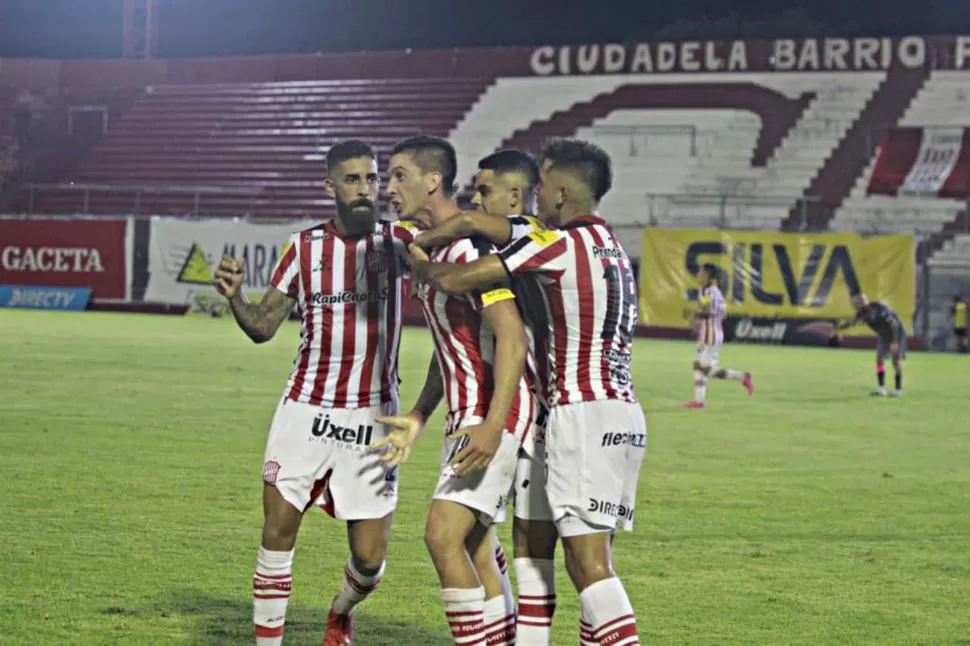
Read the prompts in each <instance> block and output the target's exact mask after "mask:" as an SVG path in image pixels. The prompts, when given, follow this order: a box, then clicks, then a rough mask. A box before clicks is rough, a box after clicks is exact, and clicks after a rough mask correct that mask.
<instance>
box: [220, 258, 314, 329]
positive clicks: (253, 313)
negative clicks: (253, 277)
mask: <svg viewBox="0 0 970 646" xmlns="http://www.w3.org/2000/svg"><path fill="white" fill-rule="evenodd" d="M212 278H213V280H212V284H213V286H214V287H215V288H216V290H217V291H218V292H219V293H220V294H222V295H223V296H225V297H226V299H227V300H228V301H229V309H231V310H232V315H233V317H234V318H235V319H236V323H237V324H238V325H239V327H240V328H241V329H242V331H243V332H245V333H246V336H248V337H249V338H250V339H252V340H253V342H254V343H265V342H267V341H269V340H270V339H272V338H273V336H274V335H275V334H276V331H277V330H278V329H280V325H282V324H283V321H285V320H286V317H287V316H289V314H290V312H291V311H293V306H294V305H295V304H296V299H294V298H291V297H290V296H287V295H286V294H284V293H283V292H281V291H280V290H278V289H276V288H275V287H270V288H269V289H267V290H266V295H265V296H264V297H263V300H262V301H260V302H259V303H251V302H250V301H249V299H247V298H246V297H245V296H244V295H243V291H242V283H243V269H242V264H241V263H239V262H238V261H237V260H234V259H233V258H230V257H229V256H223V258H222V260H220V261H219V266H218V267H216V271H215V274H214V275H213V277H212Z"/></svg>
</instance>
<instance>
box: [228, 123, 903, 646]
mask: <svg viewBox="0 0 970 646" xmlns="http://www.w3.org/2000/svg"><path fill="white" fill-rule="evenodd" d="M478 166H479V168H478V171H479V172H478V174H477V176H476V184H475V196H474V200H473V201H474V204H475V206H476V210H475V211H473V212H463V211H462V210H461V209H460V208H459V206H458V204H457V202H456V200H455V195H454V191H455V180H456V178H457V163H456V155H455V150H454V148H453V147H452V145H451V144H450V143H449V142H448V141H446V140H444V139H441V138H437V137H428V136H418V137H412V138H410V139H406V140H404V141H401V142H400V143H398V144H397V145H396V146H395V147H394V149H393V151H392V156H391V159H390V162H389V165H388V169H387V172H388V176H389V179H388V185H387V194H388V196H389V198H390V202H391V204H392V205H393V207H394V209H395V211H396V213H397V217H398V220H397V221H394V222H390V221H383V220H382V219H381V218H379V208H378V194H379V189H380V182H379V174H378V165H377V156H376V154H375V152H374V150H373V148H371V146H369V145H368V144H367V143H365V142H363V141H359V140H348V141H343V142H341V143H338V144H336V145H335V146H333V147H332V148H331V149H330V150H329V152H328V154H327V169H328V177H327V179H326V180H325V191H326V193H327V195H328V196H329V197H331V198H332V199H334V201H335V203H336V206H337V215H336V217H335V218H334V219H333V220H331V221H329V222H326V223H324V224H321V225H319V226H316V227H313V228H311V229H307V230H304V231H301V232H299V233H296V234H294V235H293V236H292V237H291V238H290V240H289V242H288V245H287V246H286V248H285V251H284V252H283V254H282V257H281V258H280V260H279V263H278V265H277V267H276V268H275V270H274V273H273V276H272V278H271V285H270V288H269V289H268V290H267V292H266V294H265V295H264V297H263V298H262V300H260V301H259V302H258V303H253V302H250V301H249V300H247V299H246V297H245V296H244V295H243V293H242V290H241V286H242V283H243V274H242V264H241V263H240V262H238V261H236V260H234V259H232V258H228V257H225V258H223V259H222V261H221V262H220V264H219V266H218V267H217V269H216V271H215V274H214V284H215V286H216V288H217V289H218V290H219V291H220V292H221V293H222V294H223V295H224V296H225V297H226V298H227V299H228V301H229V305H230V308H231V310H232V312H233V315H234V317H235V319H236V321H237V323H238V324H239V326H240V327H241V328H242V330H243V331H244V332H245V333H246V334H247V335H248V336H249V337H250V338H251V339H252V340H253V341H255V342H257V343H260V342H264V341H267V340H269V339H271V338H272V337H273V336H274V334H275V333H276V331H277V330H278V329H279V327H280V326H281V324H282V323H283V321H284V320H285V319H286V318H287V317H288V315H289V314H290V312H291V311H293V309H294V307H297V308H298V311H299V313H300V316H301V330H300V336H301V344H300V347H299V350H298V353H297V357H296V361H295V362H294V367H293V370H292V372H291V374H290V377H289V379H288V381H287V384H286V387H285V388H284V392H283V396H282V398H281V399H280V402H279V404H278V406H277V409H276V413H275V415H274V418H273V421H272V424H271V426H270V431H269V437H268V440H267V446H266V453H265V460H264V465H263V483H264V485H263V510H264V524H263V532H262V541H261V545H260V548H259V552H258V557H257V564H256V572H255V575H254V577H253V619H254V624H255V635H256V644H257V645H258V646H278V645H279V644H281V643H282V640H283V632H284V625H285V618H286V608H287V603H288V601H289V597H290V592H291V588H292V565H293V555H294V547H295V545H296V537H297V533H298V530H299V527H300V523H301V520H302V517H303V514H304V513H305V512H306V511H308V510H309V509H310V508H311V507H312V506H315V505H316V506H320V507H321V508H323V509H324V510H325V511H326V512H328V513H329V514H330V515H332V516H333V517H334V518H338V519H342V520H344V521H346V525H347V538H348V543H349V547H350V556H349V558H348V559H347V563H346V565H345V567H344V576H343V581H342V583H341V586H340V589H339V591H338V592H337V594H336V596H335V598H334V599H333V602H332V605H331V609H330V613H329V616H328V618H327V625H326V633H325V636H324V642H323V643H324V646H342V645H346V644H351V643H352V641H353V632H354V630H353V623H354V622H353V617H354V610H355V608H356V607H357V605H358V604H360V603H361V602H362V601H363V600H364V599H365V598H366V597H367V596H368V595H369V594H370V593H371V592H373V591H374V590H376V589H377V587H378V586H379V585H380V582H381V579H382V578H383V576H384V570H385V554H386V551H387V545H388V539H389V535H390V526H391V516H392V513H393V511H394V509H395V507H396V504H397V479H398V467H399V466H400V465H402V464H404V463H405V462H406V461H407V459H408V457H409V456H410V453H411V450H412V447H413V445H414V443H415V441H417V439H418V437H419V436H420V435H421V433H422V431H423V430H424V427H425V423H426V421H427V420H428V419H429V418H430V416H431V415H432V414H433V412H434V411H435V409H436V408H437V406H438V405H439V403H440V402H441V400H442V399H444V400H445V401H446V405H447V412H446V414H445V424H444V426H445V428H444V429H443V431H444V433H443V435H444V438H443V443H442V450H441V463H440V474H439V478H438V483H437V486H436V488H435V491H434V493H433V495H432V500H431V504H430V508H429V510H428V517H427V524H426V529H425V543H426V546H427V548H428V552H429V554H430V556H431V561H432V563H433V564H434V567H435V570H436V571H437V574H438V577H439V580H440V584H441V598H442V601H443V604H444V610H445V614H446V617H447V620H448V624H449V626H450V628H451V632H452V635H453V637H454V641H455V644H461V645H462V646H479V645H481V646H485V645H488V646H500V645H507V644H516V643H518V644H520V645H529V646H531V645H545V644H548V643H549V635H550V628H551V624H552V618H553V614H554V612H555V609H556V586H555V565H554V564H555V551H556V546H557V544H558V543H560V542H561V544H562V546H563V553H564V560H565V565H566V570H567V572H568V575H569V578H570V579H571V581H572V583H573V585H574V586H575V588H576V590H577V592H578V593H579V600H580V608H581V617H580V627H579V642H580V644H583V645H595V644H610V645H611V646H629V645H632V644H639V643H640V639H639V636H638V633H637V626H636V620H635V617H634V612H633V608H632V606H631V603H630V600H629V597H628V596H627V593H626V591H625V589H624V587H623V584H622V583H621V581H620V579H619V578H618V577H617V576H616V575H615V573H614V571H613V566H612V553H611V550H612V543H613V540H612V539H613V535H614V533H615V531H616V530H617V529H618V528H623V529H627V530H629V529H632V524H633V511H634V507H635V497H636V487H637V480H638V478H639V473H640V468H641V464H642V461H643V457H644V452H645V449H646V442H647V429H646V420H645V418H644V414H643V410H642V408H641V406H640V404H639V403H638V401H637V398H636V394H635V392H634V387H633V380H632V377H631V372H630V368H631V363H632V351H633V336H634V330H635V328H636V325H637V311H638V307H637V286H636V281H635V278H634V274H633V267H632V265H631V263H630V260H629V258H628V257H627V255H626V253H625V252H624V251H623V249H622V247H621V246H620V244H619V243H618V242H617V239H616V237H615V236H614V234H613V232H612V231H611V229H610V227H609V226H608V225H607V223H606V222H605V221H604V220H602V219H601V218H600V217H599V216H598V215H596V213H597V205H598V203H599V202H600V200H601V199H602V198H603V196H604V195H605V194H606V193H607V192H608V191H609V190H610V188H611V185H612V167H611V160H610V158H609V156H608V155H607V154H606V153H605V152H604V151H603V150H601V149H600V148H598V147H597V146H595V145H593V144H590V143H588V142H584V141H579V140H575V139H556V140H553V141H551V142H549V143H548V144H547V145H546V146H545V147H544V149H543V150H542V153H541V155H540V156H539V158H538V160H536V159H535V158H534V157H533V156H532V155H530V154H528V153H526V152H524V151H521V150H511V149H510V150H502V151H499V152H497V153H494V154H491V155H489V156H487V157H485V158H484V159H482V160H481V161H480V162H479V165H478ZM408 278H410V282H411V289H410V291H409V290H408V283H407V279H408ZM700 278H701V281H702V283H703V285H702V289H701V297H700V300H699V306H698V310H697V312H696V318H697V328H698V350H697V355H696V356H695V361H694V379H695V397H694V399H693V400H692V401H691V402H688V404H686V406H687V407H689V408H701V407H703V406H704V397H705V392H706V385H707V380H708V378H711V377H713V378H719V379H732V380H737V381H740V382H741V384H742V385H743V386H744V387H745V389H746V390H747V391H748V393H749V394H751V393H752V392H753V389H754V386H753V382H752V378H751V375H750V373H747V372H741V371H736V370H727V369H720V368H718V367H717V364H718V352H719V349H720V346H721V344H722V343H723V327H722V323H723V319H724V315H725V306H724V298H723V296H722V295H721V292H720V290H719V289H718V287H717V284H716V280H715V278H714V269H713V268H711V267H705V268H704V269H703V270H702V272H701V275H700ZM406 298H416V299H418V300H419V302H420V304H421V307H422V310H423V313H424V317H425V319H426V321H427V324H428V327H429V329H430V331H431V336H432V340H433V343H434V355H433V356H432V357H431V361H430V364H429V367H428V372H427V376H426V378H425V383H424V386H423V388H422V389H421V392H420V395H419V396H418V398H417V401H416V402H415V403H414V405H413V406H412V407H411V409H410V410H409V412H408V413H407V414H404V415H402V414H401V413H400V411H399V403H398V402H399V382H400V380H399V378H398V355H399V346H400V338H401V328H402V303H403V302H404V300H405V299H406ZM858 305H860V308H859V312H860V314H859V315H858V316H859V317H860V318H865V316H864V312H865V311H867V310H865V308H864V307H862V306H868V304H867V303H863V302H862V301H860V302H859V303H858ZM874 315H875V314H873V316H874ZM897 331H898V330H897ZM904 339H905V337H903V343H904ZM900 345H901V344H899V343H896V344H894V345H893V347H892V354H893V356H894V359H895V358H896V357H901V354H902V353H901V352H900V350H899V349H898V348H900ZM902 347H904V346H902ZM887 350H888V348H887ZM881 361H882V356H880V364H879V365H880V367H881V366H882V363H881ZM894 363H895V364H896V365H897V370H899V368H898V359H896V360H894ZM897 374H898V375H899V376H897V389H900V388H901V383H900V380H901V372H898V373H897ZM881 375H882V373H880V379H881V378H882V377H881ZM881 383H882V382H881V381H880V384H881ZM883 392H884V391H883ZM507 502H512V503H513V508H514V518H513V522H512V535H513V545H514V561H513V564H514V568H515V571H516V582H517V593H518V594H517V599H516V598H515V596H513V592H512V589H511V585H510V583H509V578H508V572H507V567H506V560H505V554H504V552H503V550H502V547H501V544H500V542H499V540H498V538H497V536H496V533H495V529H494V526H495V525H496V524H497V523H501V522H502V521H503V520H504V516H505V507H506V504H507Z"/></svg>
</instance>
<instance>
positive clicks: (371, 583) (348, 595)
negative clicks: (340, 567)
mask: <svg viewBox="0 0 970 646" xmlns="http://www.w3.org/2000/svg"><path fill="white" fill-rule="evenodd" d="M383 577H384V563H381V569H379V570H378V571H377V574H373V575H369V576H368V575H366V574H361V573H360V572H358V571H357V568H355V567H354V559H353V558H352V557H351V558H348V559H347V564H346V565H345V566H344V580H343V583H341V584H340V592H338V593H337V596H336V597H335V598H334V600H333V611H334V612H336V613H337V614H338V615H349V614H350V613H351V611H353V609H354V607H355V606H356V605H357V604H358V603H360V602H361V601H363V600H364V599H366V598H367V595H369V594H370V593H371V592H373V591H374V590H376V589H377V587H378V586H379V585H380V584H381V579H382V578H383Z"/></svg>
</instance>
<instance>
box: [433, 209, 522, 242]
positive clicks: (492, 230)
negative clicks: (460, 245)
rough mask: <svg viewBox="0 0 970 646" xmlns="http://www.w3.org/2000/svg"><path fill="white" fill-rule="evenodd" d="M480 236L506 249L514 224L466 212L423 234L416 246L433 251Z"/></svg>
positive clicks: (505, 220) (506, 220)
mask: <svg viewBox="0 0 970 646" xmlns="http://www.w3.org/2000/svg"><path fill="white" fill-rule="evenodd" d="M471 235H479V236H482V237H483V238H486V239H488V240H489V241H490V242H492V243H494V244H495V245H496V246H498V247H504V246H505V245H507V244H508V243H509V240H510V239H511V238H512V224H511V223H510V222H509V219H508V218H506V217H502V216H497V215H489V214H487V213H481V212H478V211H464V212H462V213H459V214H458V215H456V216H455V217H453V218H450V219H448V220H446V221H445V222H443V223H441V224H439V225H438V226H436V227H434V228H432V229H428V230H427V231H423V232H421V233H420V234H419V235H418V237H416V238H415V239H414V244H416V245H418V246H419V247H421V248H422V249H433V248H435V247H440V246H442V245H445V244H448V243H449V242H452V241H453V240H458V239H459V238H467V237H468V236H471Z"/></svg>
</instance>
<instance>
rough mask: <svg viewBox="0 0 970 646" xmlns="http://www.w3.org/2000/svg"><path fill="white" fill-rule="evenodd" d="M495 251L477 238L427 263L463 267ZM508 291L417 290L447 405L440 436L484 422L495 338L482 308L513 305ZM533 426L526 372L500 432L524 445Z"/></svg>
mask: <svg viewBox="0 0 970 646" xmlns="http://www.w3.org/2000/svg"><path fill="white" fill-rule="evenodd" d="M494 251H495V248H494V247H493V246H492V245H491V244H490V243H489V242H487V241H485V240H481V239H478V238H462V239H459V240H455V241H454V242H451V243H449V244H447V245H445V246H443V247H440V248H438V249H436V250H434V251H433V252H432V253H431V255H430V258H431V260H432V262H449V263H468V262H472V261H474V260H476V259H478V258H480V257H481V256H483V255H487V254H489V253H493V252H494ZM514 298H515V296H514V295H513V293H512V291H511V290H509V289H507V288H505V287H502V286H500V285H498V286H495V287H493V288H490V289H486V290H482V291H474V292H471V293H469V294H465V295H462V296H455V295H450V294H446V293H444V292H440V291H438V290H436V289H434V288H432V287H430V286H429V285H427V284H422V285H421V286H420V287H419V288H418V299H419V300H420V302H421V307H422V309H423V310H424V316H425V319H426V320H427V321H428V327H429V328H430V329H431V337H432V339H433V340H434V348H435V355H436V356H437V357H438V364H439V365H440V366H441V376H442V380H443V382H444V389H445V397H446V399H447V401H448V415H447V418H446V420H447V421H446V432H447V433H451V432H452V431H454V430H456V429H458V428H460V427H462V426H467V425H468V421H469V420H470V419H472V418H481V419H484V418H485V417H486V416H487V415H488V406H489V404H490V403H491V400H492V394H493V392H494V389H495V381H494V375H493V372H492V367H493V365H494V363H495V334H494V333H493V332H492V330H491V329H489V327H488V325H486V324H485V321H484V320H483V318H482V315H481V312H482V310H484V309H485V308H486V307H489V306H491V305H494V304H495V303H500V302H502V301H510V300H513V299H514ZM534 422H535V402H534V401H533V394H532V383H531V379H530V378H529V376H528V371H526V373H525V374H523V376H522V378H521V379H520V380H519V391H518V396H517V397H516V398H515V401H514V402H513V404H512V408H511V409H510V411H509V416H508V419H507V421H506V425H505V430H506V431H508V432H510V433H512V434H514V435H515V436H516V437H517V438H518V439H519V441H524V440H525V439H526V437H527V436H528V434H529V433H530V431H531V430H532V425H533V423H534Z"/></svg>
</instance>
